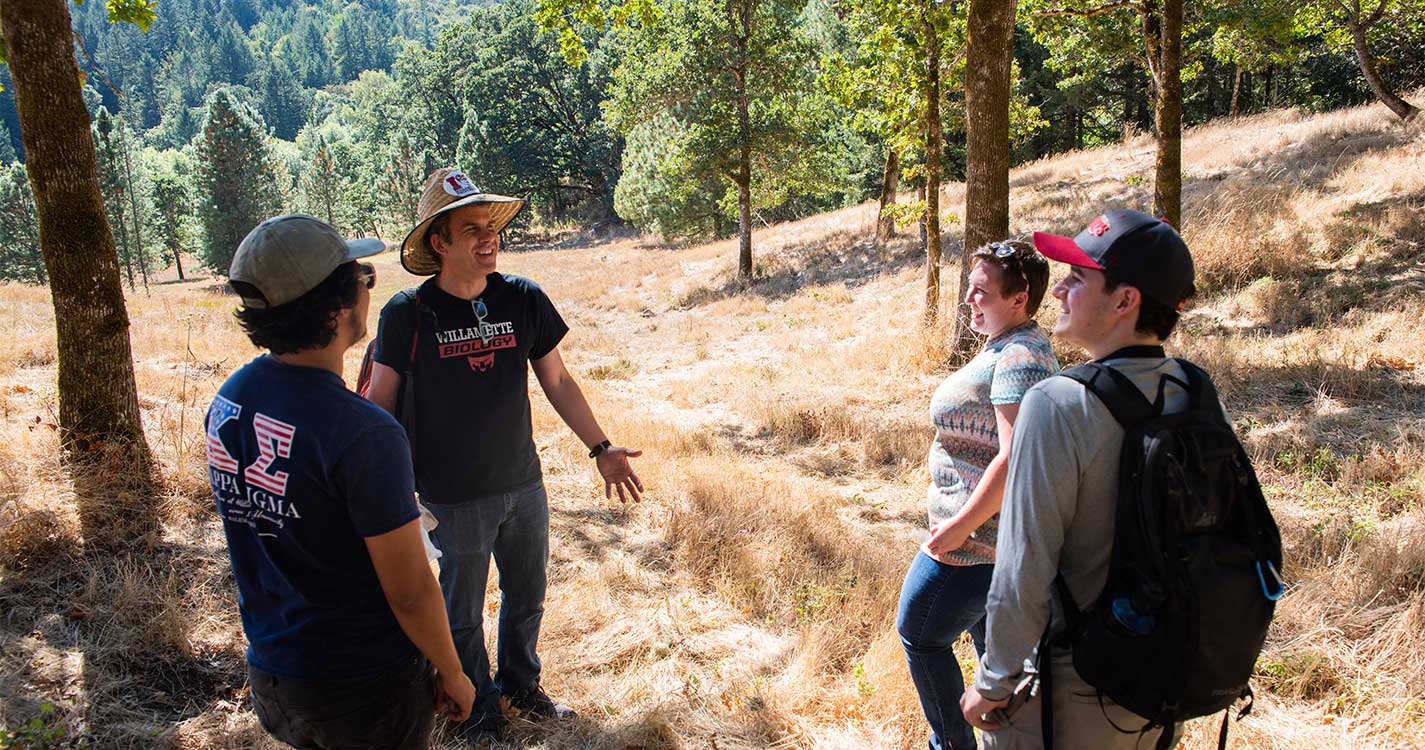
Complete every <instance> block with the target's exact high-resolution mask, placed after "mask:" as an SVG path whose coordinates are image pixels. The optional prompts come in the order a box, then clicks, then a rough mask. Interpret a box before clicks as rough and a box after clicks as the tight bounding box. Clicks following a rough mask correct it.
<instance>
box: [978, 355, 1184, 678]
mask: <svg viewBox="0 0 1425 750" xmlns="http://www.w3.org/2000/svg"><path fill="white" fill-rule="evenodd" d="M1107 363H1108V364H1109V365H1111V366H1112V367H1113V368H1114V369H1116V370H1118V371H1119V372H1121V373H1123V374H1124V375H1127V376H1128V377H1129V378H1130V379H1131V380H1133V382H1134V384H1136V385H1137V386H1138V388H1139V389H1140V390H1142V391H1143V395H1144V396H1146V397H1147V398H1148V399H1149V400H1150V401H1151V400H1152V399H1153V398H1155V397H1156V396H1157V393H1158V383H1159V380H1160V379H1161V378H1162V376H1163V375H1165V374H1166V375H1171V376H1172V377H1174V378H1176V379H1178V380H1180V381H1183V382H1186V380H1187V375H1186V374H1185V373H1184V372H1183V370H1182V367H1180V366H1179V365H1178V364H1177V363H1176V362H1175V361H1173V360H1171V359H1158V358H1129V359H1112V360H1108V362H1107ZM1186 408H1187V394H1186V393H1185V392H1184V391H1183V389H1181V388H1180V387H1178V386H1176V385H1174V384H1172V383H1171V382H1170V383H1169V384H1168V385H1167V386H1166V389H1165V394H1164V413H1168V414H1171V413H1173V412H1178V411H1182V410H1184V409H1186ZM1122 449H1123V428H1122V427H1120V426H1119V425H1118V422H1117V421H1115V420H1114V418H1113V415H1112V414H1110V413H1109V411H1108V408H1107V407H1105V406H1104V405H1103V402H1101V401H1099V400H1098V398H1097V397H1096V396H1094V395H1093V394H1092V393H1090V392H1089V391H1088V389H1086V388H1085V387H1084V386H1082V385H1080V384H1079V383H1077V382H1075V381H1073V380H1070V379H1068V378H1063V377H1051V378H1048V379H1046V380H1044V381H1042V382H1040V383H1039V384H1038V385H1036V386H1034V387H1033V388H1031V389H1030V390H1029V392H1028V393H1026V394H1025V396H1024V401H1023V402H1022V403H1021V405H1020V409H1019V417H1018V418H1017V419H1016V420H1015V423H1014V445H1013V447H1012V448H1011V449H1010V460H1009V477H1008V479H1007V480H1006V484H1005V490H1004V504H1003V507H1002V509H1001V510H1000V530H999V540H998V543H997V546H996V558H997V561H996V563H995V572H994V579H993V582H992V583H991V584H990V593H989V599H988V603H987V618H988V619H987V622H986V648H985V655H984V658H982V659H981V660H980V669H979V675H978V678H977V679H976V681H975V687H976V688H978V689H979V691H980V694H981V695H983V696H985V697H986V698H988V699H990V700H1001V699H1003V698H1006V697H1008V696H1009V694H1010V693H1011V692H1012V691H1013V689H1014V686H1015V684H1016V683H1017V682H1018V681H1019V679H1020V678H1021V677H1022V675H1023V673H1024V670H1025V668H1026V661H1027V660H1032V658H1033V656H1034V650H1035V647H1036V646H1038V645H1039V638H1040V637H1041V636H1042V635H1044V626H1045V624H1046V623H1047V622H1048V621H1049V618H1050V616H1051V607H1052V616H1053V618H1054V623H1055V625H1054V629H1053V632H1057V631H1059V630H1060V629H1062V628H1063V626H1064V618H1063V613H1062V611H1061V610H1060V608H1059V604H1058V602H1057V600H1056V599H1055V597H1054V596H1053V588H1054V575H1055V573H1056V572H1059V571H1062V572H1063V574H1064V581H1065V583H1067V584H1068V586H1069V591H1070V592H1072V593H1073V595H1074V600H1075V602H1076V603H1077V604H1078V605H1079V607H1081V608H1082V607H1087V606H1088V605H1090V604H1091V603H1093V601H1094V599H1096V598H1097V597H1098V595H1099V593H1100V592H1101V591H1102V590H1103V586H1104V583H1105V582H1106V581H1107V579H1108V561H1109V556H1110V555H1111V554H1112V552H1113V527H1114V513H1115V511H1116V508H1117V504H1118V463H1119V456H1120V453H1121V451H1122Z"/></svg>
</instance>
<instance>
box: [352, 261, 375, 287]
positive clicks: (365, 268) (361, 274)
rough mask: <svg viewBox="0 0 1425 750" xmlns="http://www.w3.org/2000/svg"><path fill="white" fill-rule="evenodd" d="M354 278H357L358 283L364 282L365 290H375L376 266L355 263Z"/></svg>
mask: <svg viewBox="0 0 1425 750" xmlns="http://www.w3.org/2000/svg"><path fill="white" fill-rule="evenodd" d="M356 278H357V280H358V281H363V282H365V283H366V288H367V289H375V288H376V266H373V265H371V264H370V263H357V264H356Z"/></svg>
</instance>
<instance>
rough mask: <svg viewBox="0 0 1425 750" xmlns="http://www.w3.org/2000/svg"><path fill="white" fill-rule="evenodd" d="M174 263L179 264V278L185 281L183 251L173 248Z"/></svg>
mask: <svg viewBox="0 0 1425 750" xmlns="http://www.w3.org/2000/svg"><path fill="white" fill-rule="evenodd" d="M173 265H175V266H178V280H179V281H183V251H182V250H180V249H178V248H176V247H175V248H173Z"/></svg>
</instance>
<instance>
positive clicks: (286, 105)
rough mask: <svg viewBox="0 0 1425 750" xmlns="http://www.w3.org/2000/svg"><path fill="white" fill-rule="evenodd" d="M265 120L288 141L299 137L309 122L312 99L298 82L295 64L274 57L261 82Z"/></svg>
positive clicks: (259, 91)
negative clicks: (309, 106)
mask: <svg viewBox="0 0 1425 750" xmlns="http://www.w3.org/2000/svg"><path fill="white" fill-rule="evenodd" d="M258 96H259V97H260V102H261V103H260V104H259V107H260V111H261V113H262V118H263V119H264V120H266V121H267V124H268V125H271V126H272V134H273V135H274V136H276V137H278V138H281V139H282V140H284V141H290V140H292V139H293V138H296V137H297V131H299V130H301V129H302V125H303V124H304V123H305V122H306V120H307V109H308V105H309V101H310V100H309V98H308V96H307V94H306V92H305V91H303V90H302V84H301V83H299V82H298V81H297V74H296V72H294V71H293V70H292V65H291V63H289V62H287V61H286V60H285V59H284V58H281V57H276V56H274V57H273V58H272V59H271V61H270V62H268V64H267V65H265V66H263V69H262V73H261V74H260V76H259V81H258Z"/></svg>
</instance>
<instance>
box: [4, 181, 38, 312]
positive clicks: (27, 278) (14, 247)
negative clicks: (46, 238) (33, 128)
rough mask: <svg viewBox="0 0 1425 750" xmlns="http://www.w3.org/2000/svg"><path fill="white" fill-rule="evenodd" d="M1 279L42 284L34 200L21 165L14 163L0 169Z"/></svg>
mask: <svg viewBox="0 0 1425 750" xmlns="http://www.w3.org/2000/svg"><path fill="white" fill-rule="evenodd" d="M0 280H3V281H20V282H24V283H27V284H30V283H33V284H43V283H45V263H44V257H43V256H41V255H40V226H39V218H38V214H36V212H35V197H34V194H33V193H32V192H31V191H30V178H29V176H28V175H27V174H25V167H24V165H22V164H16V163H11V164H9V165H8V166H6V167H4V168H3V170H0Z"/></svg>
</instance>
